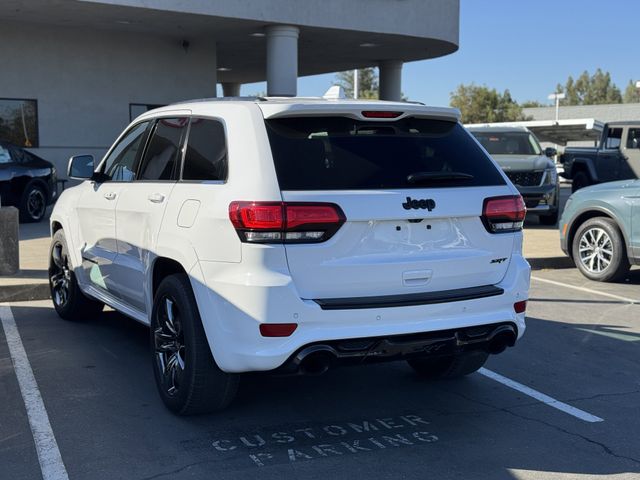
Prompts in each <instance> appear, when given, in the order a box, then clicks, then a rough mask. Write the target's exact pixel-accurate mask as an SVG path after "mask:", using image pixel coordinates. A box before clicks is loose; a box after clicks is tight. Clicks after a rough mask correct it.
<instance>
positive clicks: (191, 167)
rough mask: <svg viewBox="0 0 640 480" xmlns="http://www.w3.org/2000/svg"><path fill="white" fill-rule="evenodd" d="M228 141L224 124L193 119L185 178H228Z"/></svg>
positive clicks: (184, 170)
mask: <svg viewBox="0 0 640 480" xmlns="http://www.w3.org/2000/svg"><path fill="white" fill-rule="evenodd" d="M227 168H228V167H227V142H226V139H225V133H224V126H223V125H222V123H220V122H219V121H217V120H206V119H203V118H194V119H192V120H191V128H190V129H189V140H188V142H187V152H186V155H185V158H184V168H183V171H182V179H183V180H226V179H227Z"/></svg>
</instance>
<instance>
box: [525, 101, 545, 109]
mask: <svg viewBox="0 0 640 480" xmlns="http://www.w3.org/2000/svg"><path fill="white" fill-rule="evenodd" d="M520 106H521V107H522V108H538V107H546V106H547V105H545V104H544V103H540V102H539V101H537V100H525V101H524V102H522V103H521V104H520Z"/></svg>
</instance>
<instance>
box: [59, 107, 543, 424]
mask: <svg viewBox="0 0 640 480" xmlns="http://www.w3.org/2000/svg"><path fill="white" fill-rule="evenodd" d="M68 173H69V176H70V177H72V178H81V179H84V180H85V181H84V182H83V183H82V184H80V185H78V186H76V187H74V188H70V189H67V190H66V191H65V192H64V193H63V194H62V196H61V198H60V200H59V201H58V203H57V204H56V206H55V209H54V211H53V214H52V215H51V232H52V242H51V260H50V272H49V273H50V279H51V293H52V298H53V303H54V306H55V309H56V311H57V312H58V314H59V315H60V316H61V317H63V318H66V319H74V320H75V319H83V318H87V317H89V316H95V315H97V314H98V312H100V311H101V310H102V308H103V306H104V304H107V305H109V306H110V307H112V308H114V309H116V310H118V311H119V312H122V313H123V314H125V315H127V316H129V317H132V318H134V319H136V320H138V321H139V322H142V323H144V324H148V325H150V327H151V328H150V337H151V350H152V357H153V371H154V374H155V378H156V381H157V385H158V390H159V392H160V396H161V397H162V400H163V401H164V403H165V404H166V405H167V407H168V408H169V409H171V410H172V411H173V412H175V413H178V414H191V413H197V412H204V411H208V410H213V409H220V408H223V407H225V406H226V405H228V404H229V402H230V401H231V400H232V398H233V396H234V393H235V392H236V389H237V386H238V380H239V376H240V374H241V373H243V372H255V371H276V372H282V373H307V374H317V373H322V372H324V371H325V370H327V369H328V368H330V367H332V366H336V365H341V364H361V363H368V362H377V361H387V360H397V359H405V360H407V361H408V363H409V365H411V367H413V368H414V369H415V370H416V371H417V372H418V373H419V374H421V375H423V376H426V377H430V378H442V377H453V376H460V375H465V374H468V373H471V372H474V371H476V370H477V369H478V368H480V367H481V366H482V365H483V364H484V362H485V361H486V359H487V357H488V355H489V354H492V353H500V352H502V351H503V350H504V349H505V348H506V347H507V346H513V345H514V344H515V342H516V339H518V338H520V337H521V336H522V334H523V332H524V329H525V322H524V317H525V307H526V300H527V297H528V290H529V274H530V268H529V265H528V263H527V262H526V260H525V259H524V258H523V257H522V231H521V230H522V223H523V220H524V217H525V206H524V203H523V201H522V198H521V197H520V196H519V195H518V191H517V190H516V189H515V187H514V186H513V185H512V184H511V183H510V182H509V180H508V179H507V178H506V176H505V175H504V173H502V170H501V169H500V168H499V167H498V166H497V165H496V164H495V162H494V161H493V160H492V159H491V158H490V157H489V155H488V154H487V153H486V152H485V151H484V150H483V149H482V147H481V146H480V145H479V144H478V143H477V142H476V140H475V139H474V138H473V137H472V136H471V135H470V134H469V133H468V132H467V131H466V130H465V129H464V128H463V127H462V125H461V124H460V123H459V121H458V112H457V111H456V110H451V109H444V108H430V107H426V106H424V105H420V104H411V103H392V102H373V101H347V100H326V99H305V98H290V99H285V98H252V99H231V100H228V99H222V100H215V99H214V100H198V101H191V102H185V103H180V104H174V105H170V106H167V107H163V108H159V109H156V110H153V111H150V112H147V113H145V114H144V115H142V116H140V117H138V118H137V119H136V120H135V121H134V122H133V123H132V124H131V125H130V126H129V127H128V128H127V129H126V130H125V131H124V133H123V134H122V135H121V136H120V137H119V138H118V140H117V141H116V142H115V144H114V145H113V147H112V148H111V149H110V150H109V152H108V153H107V154H106V156H105V157H104V158H103V160H102V161H101V162H100V163H99V164H98V165H97V166H96V167H95V168H94V163H93V158H92V157H90V156H77V157H73V158H72V159H71V160H70V162H69V172H68Z"/></svg>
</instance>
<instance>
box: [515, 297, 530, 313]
mask: <svg viewBox="0 0 640 480" xmlns="http://www.w3.org/2000/svg"><path fill="white" fill-rule="evenodd" d="M513 309H514V310H515V311H516V313H524V311H525V310H526V309H527V301H526V300H522V301H521V302H516V303H514V304H513Z"/></svg>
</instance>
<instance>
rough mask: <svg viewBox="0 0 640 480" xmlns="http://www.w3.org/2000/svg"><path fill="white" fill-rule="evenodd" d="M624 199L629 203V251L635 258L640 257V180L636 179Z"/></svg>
mask: <svg viewBox="0 0 640 480" xmlns="http://www.w3.org/2000/svg"><path fill="white" fill-rule="evenodd" d="M625 201H628V202H630V203H631V239H630V243H631V251H632V253H633V256H634V257H635V258H636V259H640V180H636V181H635V182H634V183H633V186H632V187H629V193H627V194H625Z"/></svg>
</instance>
